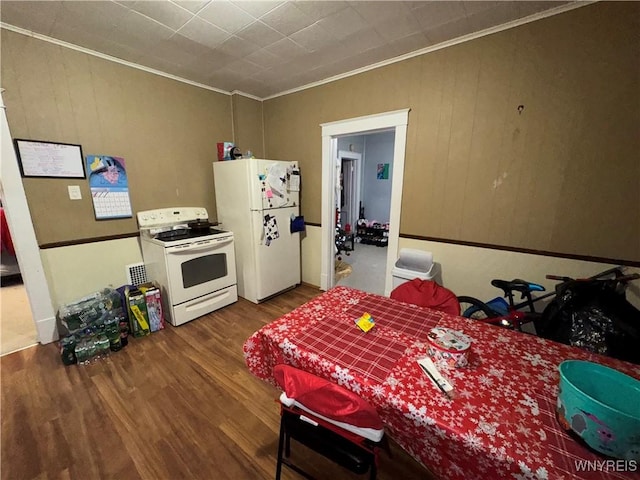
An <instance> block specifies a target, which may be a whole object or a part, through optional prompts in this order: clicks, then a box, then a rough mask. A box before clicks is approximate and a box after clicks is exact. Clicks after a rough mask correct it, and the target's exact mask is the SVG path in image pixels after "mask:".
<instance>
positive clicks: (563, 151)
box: [264, 2, 640, 262]
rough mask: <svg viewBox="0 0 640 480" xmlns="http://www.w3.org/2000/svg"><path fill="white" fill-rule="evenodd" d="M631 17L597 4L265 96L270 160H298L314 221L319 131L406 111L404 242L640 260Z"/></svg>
mask: <svg viewBox="0 0 640 480" xmlns="http://www.w3.org/2000/svg"><path fill="white" fill-rule="evenodd" d="M639 14H640V4H638V3H636V2H618V3H613V2H601V3H597V4H593V5H589V6H586V7H583V8H579V9H577V10H573V11H570V12H566V13H563V14H560V15H557V16H554V17H550V18H547V19H543V20H540V21H537V22H533V23H530V24H527V25H523V26H520V27H517V28H513V29H510V30H507V31H504V32H500V33H497V34H494V35H490V36H487V37H483V38H479V39H476V40H473V41H470V42H466V43H462V44H459V45H456V46H453V47H449V48H445V49H442V50H438V51H435V52H432V53H428V54H425V55H423V56H420V57H415V58H412V59H409V60H406V61H403V62H400V63H396V64H393V65H389V66H387V67H384V68H379V69H376V70H372V71H369V72H366V73H363V74H360V75H357V76H353V77H349V78H346V79H343V80H340V81H336V82H332V83H330V84H326V85H322V86H318V87H315V88H312V89H308V90H304V91H301V92H298V93H294V94H290V95H286V96H283V97H278V98H274V99H271V100H268V101H266V102H265V104H264V115H265V148H266V155H267V156H268V157H272V158H283V159H286V160H294V159H295V160H299V161H300V165H301V169H302V173H303V178H304V188H303V189H302V202H301V204H302V210H303V213H304V215H305V218H306V220H307V221H310V222H314V223H319V222H320V209H321V202H320V199H321V163H322V159H321V143H320V140H321V137H320V135H321V127H320V124H321V123H324V122H330V121H336V120H341V119H346V118H353V117H358V116H361V115H368V114H374V113H379V112H385V111H391V110H397V109H401V108H407V107H409V108H410V109H411V111H410V114H409V127H408V135H407V150H406V165H405V184H404V190H403V202H402V215H401V225H400V232H401V234H404V235H417V236H427V237H437V238H445V239H454V240H460V241H468V242H480V243H488V244H494V245H502V246H510V247H519V248H526V249H533V250H538V251H550V252H556V253H561V254H563V253H564V254H577V255H587V256H593V257H604V258H612V259H622V260H628V261H636V262H637V261H640V215H638V211H639V209H640V159H639V154H638V152H640V136H639V135H638V125H640V108H639V107H640V105H639V103H638V84H639V82H638V80H639V69H638V62H637V59H638V58H639V57H640V40H639V37H638V36H637V32H638V29H639V28H640V25H639V22H638V18H640V16H639ZM519 105H523V106H524V110H522V112H520V111H519V110H518V106H519ZM365 208H366V206H365Z"/></svg>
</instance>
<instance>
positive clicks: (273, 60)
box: [244, 48, 282, 68]
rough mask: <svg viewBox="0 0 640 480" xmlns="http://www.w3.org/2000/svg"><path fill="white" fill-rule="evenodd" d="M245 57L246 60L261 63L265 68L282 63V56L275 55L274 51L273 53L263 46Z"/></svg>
mask: <svg viewBox="0 0 640 480" xmlns="http://www.w3.org/2000/svg"><path fill="white" fill-rule="evenodd" d="M244 58H245V60H248V61H250V62H253V63H255V64H257V65H261V66H262V67H265V68H267V67H270V66H272V65H277V64H280V63H282V58H281V57H279V56H278V55H275V54H274V53H271V52H270V51H269V50H267V49H265V48H261V49H260V50H257V51H255V52H253V53H250V54H249V55H247V56H246V57H244Z"/></svg>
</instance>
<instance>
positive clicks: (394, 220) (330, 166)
mask: <svg viewBox="0 0 640 480" xmlns="http://www.w3.org/2000/svg"><path fill="white" fill-rule="evenodd" d="M409 110H410V109H408V108H405V109H402V110H395V111H392V112H385V113H378V114H374V115H367V116H363V117H355V118H349V119H346V120H338V121H335V122H329V123H322V124H320V127H322V210H321V222H322V233H321V237H322V238H321V249H322V251H321V259H320V261H321V265H320V288H321V289H322V290H329V289H330V288H332V287H333V286H334V285H335V264H334V237H335V229H336V221H335V204H336V200H335V195H336V189H335V185H336V172H337V169H336V168H335V159H336V158H337V157H338V137H341V136H346V135H362V134H365V133H373V132H375V131H379V130H392V129H393V130H394V131H395V140H394V147H393V177H392V183H391V208H390V212H389V246H388V247H387V262H386V271H385V289H384V290H385V295H389V294H390V293H391V286H392V279H391V270H392V268H393V265H394V264H395V261H396V257H397V253H398V241H399V238H400V212H401V206H402V205H401V204H402V186H403V183H404V159H405V150H406V144H407V125H408V122H409Z"/></svg>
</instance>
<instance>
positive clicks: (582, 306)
mask: <svg viewBox="0 0 640 480" xmlns="http://www.w3.org/2000/svg"><path fill="white" fill-rule="evenodd" d="M605 273H609V274H613V275H614V277H613V278H602V276H603V275H602V274H601V275H599V276H596V277H594V278H588V279H578V280H576V279H572V278H568V277H553V276H547V278H555V279H560V280H562V283H559V284H558V285H557V286H556V296H555V298H554V300H553V301H552V302H551V303H549V304H548V305H547V307H546V308H545V309H544V311H543V313H542V316H541V317H540V318H539V319H537V320H534V325H535V328H536V332H537V334H538V335H539V336H540V337H543V338H548V339H550V340H554V341H557V342H560V343H565V344H567V345H572V346H576V347H580V348H583V349H585V350H589V351H591V352H594V353H598V354H601V355H607V356H610V357H614V358H618V359H620V360H625V361H628V362H632V363H635V364H640V348H638V346H639V345H640V310H638V309H637V308H635V307H634V306H633V305H632V304H631V303H629V301H628V300H627V299H626V296H625V289H626V286H627V283H628V282H629V281H631V280H635V279H637V278H640V275H638V274H633V275H626V276H625V275H623V273H622V271H621V270H620V269H612V270H610V271H608V272H605Z"/></svg>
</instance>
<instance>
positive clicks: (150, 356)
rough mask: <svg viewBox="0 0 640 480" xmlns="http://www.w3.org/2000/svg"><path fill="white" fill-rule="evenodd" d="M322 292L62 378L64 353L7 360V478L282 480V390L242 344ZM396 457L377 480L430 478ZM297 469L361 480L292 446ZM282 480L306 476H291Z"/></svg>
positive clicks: (226, 313) (288, 296)
mask: <svg viewBox="0 0 640 480" xmlns="http://www.w3.org/2000/svg"><path fill="white" fill-rule="evenodd" d="M319 293H320V292H319V291H318V290H317V289H315V288H312V287H309V286H300V287H298V288H296V289H295V290H292V291H290V292H287V293H284V294H282V295H280V296H278V297H276V298H274V299H272V300H270V301H268V302H265V303H263V304H261V305H254V304H252V303H250V302H248V301H246V300H244V299H240V300H239V301H238V302H237V303H235V304H233V305H231V306H229V307H226V308H224V309H222V310H219V311H217V312H214V313H212V314H209V315H207V316H205V317H202V318H200V319H197V320H195V321H193V322H189V323H188V324H185V325H182V326H180V327H177V328H174V327H171V326H170V325H168V326H167V328H166V329H165V330H163V331H160V332H157V333H154V334H152V335H151V336H149V337H145V338H142V339H132V340H130V342H129V345H128V346H127V347H126V348H125V349H124V350H122V351H120V352H117V353H113V354H112V355H111V356H110V357H109V358H107V359H104V360H100V361H98V362H96V363H94V364H91V365H88V366H80V365H72V366H68V367H65V366H64V365H63V364H62V362H61V361H60V357H59V353H58V350H57V347H56V345H55V344H49V345H38V346H35V347H31V348H28V349H26V350H22V351H19V352H16V353H12V354H9V355H6V356H4V357H2V358H1V360H0V365H1V369H2V370H1V375H2V376H1V394H2V396H1V402H2V403H1V412H0V414H1V423H2V437H1V446H2V456H1V463H0V469H1V478H2V479H3V480H4V479H6V480H13V479H20V480H30V479H39V480H45V479H69V478H73V479H83V480H85V479H100V478H114V479H123V480H124V479H153V480H157V479H183V478H184V479H207V480H209V479H210V480H225V479H233V480H238V479H269V478H274V473H275V463H276V451H277V439H278V427H279V410H278V404H277V403H276V401H275V399H276V398H277V395H278V391H277V390H276V389H275V388H273V387H272V386H270V385H268V384H267V383H265V382H263V381H261V380H258V379H257V378H255V377H254V376H253V375H251V374H250V373H249V371H248V370H247V368H246V366H245V363H244V360H243V355H242V344H243V342H244V340H246V339H247V338H248V337H249V336H250V335H251V334H252V333H253V332H254V331H256V330H257V329H259V328H260V327H262V326H263V325H264V324H266V323H268V322H270V321H271V320H274V319H276V318H278V317H279V316H281V315H282V314H284V313H286V312H288V311H290V310H292V309H294V308H295V307H297V306H299V305H301V304H302V303H304V302H306V301H307V300H309V299H311V298H313V297H314V296H316V295H318V294H319ZM391 447H392V454H393V458H389V456H388V455H387V454H386V453H382V454H381V462H380V472H379V475H378V478H379V479H380V480H391V479H394V480H396V479H429V478H431V477H430V475H429V473H428V472H427V470H425V469H424V468H423V467H421V466H420V465H419V464H418V463H417V462H416V461H415V460H413V459H412V458H411V457H410V456H408V455H407V454H406V453H405V452H403V451H402V450H401V449H400V448H399V447H398V446H397V445H396V444H395V443H393V442H391ZM292 459H294V460H295V461H296V462H297V463H299V464H300V465H302V466H303V467H304V468H306V469H308V470H309V471H310V472H311V473H312V474H314V475H315V476H316V477H317V478H319V479H332V480H337V479H343V478H344V479H351V478H363V477H362V476H357V475H353V474H350V473H349V472H345V471H344V470H342V469H341V468H340V467H337V466H335V465H333V464H332V463H330V462H329V461H327V460H325V459H324V458H322V457H319V456H318V455H317V454H315V453H313V452H311V451H308V450H306V449H305V447H303V446H300V445H298V444H295V443H292ZM282 478H283V479H295V478H300V477H299V476H298V475H297V474H295V473H294V472H291V471H290V470H288V469H286V468H285V469H284V471H283V475H282Z"/></svg>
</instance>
